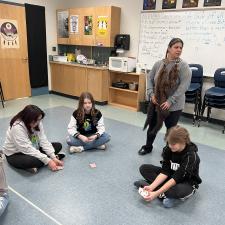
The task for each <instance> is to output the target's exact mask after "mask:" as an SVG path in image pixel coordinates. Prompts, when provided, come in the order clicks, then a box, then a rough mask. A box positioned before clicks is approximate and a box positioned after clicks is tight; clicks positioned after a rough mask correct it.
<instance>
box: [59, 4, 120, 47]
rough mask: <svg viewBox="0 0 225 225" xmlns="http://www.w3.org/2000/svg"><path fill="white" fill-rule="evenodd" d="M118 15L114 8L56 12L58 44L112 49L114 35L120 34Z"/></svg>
mask: <svg viewBox="0 0 225 225" xmlns="http://www.w3.org/2000/svg"><path fill="white" fill-rule="evenodd" d="M66 12H68V20H67V21H68V36H65V34H66V31H65V20H66ZM120 14H121V9H120V8H119V7H115V6H106V7H89V8H71V9H69V10H57V27H58V29H57V31H58V32H57V35H58V36H57V37H58V38H57V41H58V44H67V45H84V46H104V47H113V46H114V39H115V35H116V34H119V33H120Z"/></svg>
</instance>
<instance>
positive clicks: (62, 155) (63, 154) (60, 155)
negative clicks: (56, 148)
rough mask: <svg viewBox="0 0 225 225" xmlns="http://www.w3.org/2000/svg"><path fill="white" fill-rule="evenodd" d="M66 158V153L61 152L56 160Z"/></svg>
mask: <svg viewBox="0 0 225 225" xmlns="http://www.w3.org/2000/svg"><path fill="white" fill-rule="evenodd" d="M65 157H66V154H65V153H64V152H59V153H58V154H57V155H56V158H57V159H58V160H61V159H63V158H65Z"/></svg>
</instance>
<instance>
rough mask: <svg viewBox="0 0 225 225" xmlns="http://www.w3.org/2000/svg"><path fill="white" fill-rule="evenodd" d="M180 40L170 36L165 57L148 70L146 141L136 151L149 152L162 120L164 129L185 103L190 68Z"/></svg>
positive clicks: (174, 122) (176, 119)
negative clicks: (183, 54) (182, 57)
mask: <svg viewBox="0 0 225 225" xmlns="http://www.w3.org/2000/svg"><path fill="white" fill-rule="evenodd" d="M183 45H184V44H183V41H182V40H181V39H180V38H173V39H172V40H171V41H170V43H169V45H168V48H167V51H166V57H165V59H162V60H160V61H158V62H156V63H155V64H154V66H153V68H152V70H151V72H150V79H149V95H150V105H149V109H148V116H147V119H146V124H145V128H146V127H147V126H148V131H147V140H146V144H145V145H143V146H142V147H141V149H140V150H139V151H138V153H139V155H145V154H147V153H150V152H151V151H152V149H153V142H154V140H155V138H156V135H157V133H158V131H159V130H160V128H161V126H162V124H163V122H164V123H165V126H166V128H167V130H168V129H169V128H171V127H173V126H175V125H177V122H178V120H179V118H180V115H181V113H182V110H183V109H184V104H185V92H186V91H187V89H188V87H189V85H190V82H191V70H190V68H189V66H188V64H187V63H186V62H185V61H183V60H182V59H181V58H180V55H181V53H182V49H183Z"/></svg>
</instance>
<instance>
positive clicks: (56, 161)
mask: <svg viewBox="0 0 225 225" xmlns="http://www.w3.org/2000/svg"><path fill="white" fill-rule="evenodd" d="M52 160H53V161H54V162H55V164H56V165H57V166H63V164H64V163H63V161H61V160H59V159H57V158H54V159H52Z"/></svg>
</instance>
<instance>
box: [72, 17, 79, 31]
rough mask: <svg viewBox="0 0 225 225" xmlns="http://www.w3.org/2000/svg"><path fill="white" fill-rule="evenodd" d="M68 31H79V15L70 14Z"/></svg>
mask: <svg viewBox="0 0 225 225" xmlns="http://www.w3.org/2000/svg"><path fill="white" fill-rule="evenodd" d="M70 33H75V34H78V33H79V16H78V15H71V16H70Z"/></svg>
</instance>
